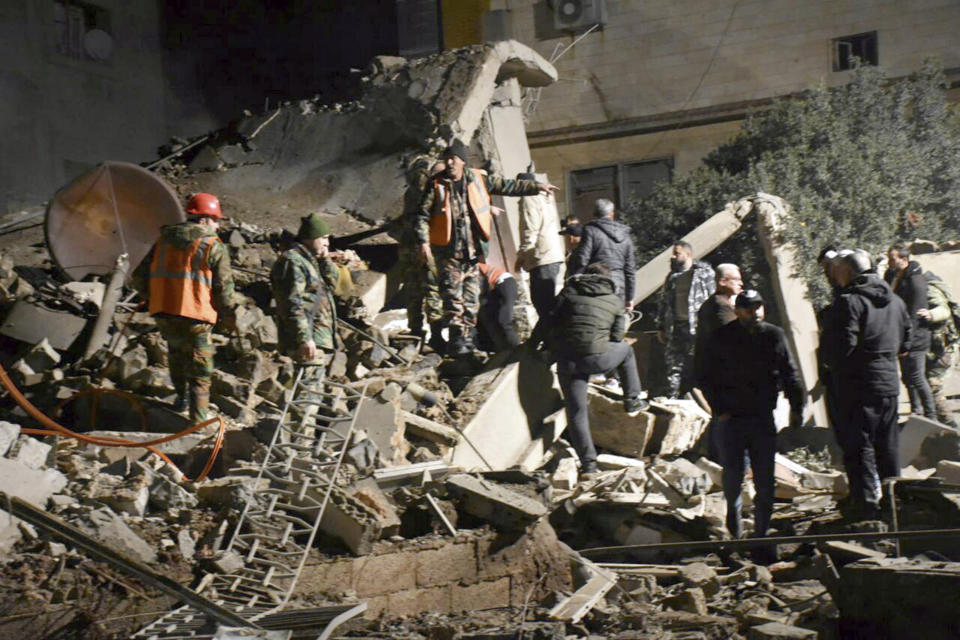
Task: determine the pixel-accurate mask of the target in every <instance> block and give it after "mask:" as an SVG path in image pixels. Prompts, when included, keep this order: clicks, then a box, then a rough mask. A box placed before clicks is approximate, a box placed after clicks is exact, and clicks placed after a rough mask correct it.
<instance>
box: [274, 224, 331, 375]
mask: <svg viewBox="0 0 960 640" xmlns="http://www.w3.org/2000/svg"><path fill="white" fill-rule="evenodd" d="M329 252H330V227H329V226H328V225H327V223H326V221H324V220H323V219H322V218H320V216H318V215H317V214H315V213H314V214H311V215H309V216H306V217H305V218H301V219H300V229H299V230H298V231H297V236H296V241H295V242H294V243H293V246H291V247H290V248H289V249H287V250H286V251H284V252H283V254H281V256H280V258H279V259H278V260H277V263H276V264H275V265H274V266H273V270H272V271H271V272H270V287H271V289H272V290H273V297H274V299H275V300H276V302H277V333H278V337H279V346H280V350H281V351H282V352H283V353H285V354H286V355H288V356H290V357H292V358H293V359H294V360H296V361H297V363H298V364H300V365H301V366H307V367H308V369H307V370H306V371H305V372H304V376H305V377H306V378H307V379H317V378H319V377H320V375H321V367H322V366H324V365H326V364H328V362H329V360H330V354H331V353H333V351H334V349H335V348H336V347H337V331H336V321H337V316H336V313H337V312H336V305H335V302H334V298H333V291H334V290H335V289H336V285H337V280H338V278H339V270H338V269H337V267H336V265H335V264H333V262H331V261H330V260H328V259H327V256H328V255H329Z"/></svg>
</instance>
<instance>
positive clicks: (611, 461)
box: [597, 453, 646, 470]
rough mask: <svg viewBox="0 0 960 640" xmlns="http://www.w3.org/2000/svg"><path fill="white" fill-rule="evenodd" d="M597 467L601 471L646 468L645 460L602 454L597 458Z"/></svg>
mask: <svg viewBox="0 0 960 640" xmlns="http://www.w3.org/2000/svg"><path fill="white" fill-rule="evenodd" d="M597 466H598V467H600V468H601V469H640V470H643V469H644V468H646V463H644V461H643V460H637V459H636V458H627V457H625V456H615V455H612V454H609V453H601V454H600V455H598V456H597Z"/></svg>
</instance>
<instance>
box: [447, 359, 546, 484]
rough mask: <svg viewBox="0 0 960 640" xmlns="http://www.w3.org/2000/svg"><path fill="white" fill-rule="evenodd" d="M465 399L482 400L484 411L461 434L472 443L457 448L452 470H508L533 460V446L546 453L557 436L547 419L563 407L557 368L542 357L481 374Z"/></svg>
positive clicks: (462, 395) (464, 394) (463, 394)
mask: <svg viewBox="0 0 960 640" xmlns="http://www.w3.org/2000/svg"><path fill="white" fill-rule="evenodd" d="M465 397H469V398H475V399H477V401H479V402H480V407H479V409H478V410H477V411H476V413H474V415H473V417H472V418H471V419H470V421H469V422H468V423H467V425H466V426H465V427H464V428H463V429H462V430H461V433H462V434H463V436H464V439H465V440H469V443H467V442H465V441H464V442H461V443H460V444H458V445H457V446H456V447H454V448H453V449H451V453H450V454H449V456H448V459H449V462H450V465H451V466H455V467H461V468H463V469H466V470H474V469H478V470H486V469H487V463H489V465H490V466H491V467H492V469H491V470H503V469H508V468H510V467H512V466H514V465H517V464H519V463H520V461H521V460H523V459H524V458H525V457H527V456H529V453H530V446H531V444H533V443H534V442H536V441H542V442H543V444H544V445H545V446H544V450H546V449H549V448H550V445H551V444H552V439H553V438H555V437H556V436H557V434H556V433H555V431H554V428H553V425H552V424H551V425H545V424H544V419H545V418H547V417H548V416H550V415H551V414H552V413H554V412H555V411H556V410H557V409H559V408H560V407H561V399H560V392H559V385H558V384H557V381H556V376H555V375H554V373H553V371H552V370H551V368H550V367H549V366H548V365H545V364H544V363H543V362H541V361H539V360H537V359H536V358H531V357H524V358H522V359H521V360H520V361H519V362H513V363H510V364H507V365H505V366H502V367H499V368H496V369H493V370H490V371H487V372H484V373H481V374H480V375H477V376H475V377H474V378H473V379H472V380H471V381H470V383H469V384H468V385H467V387H466V388H465V389H464V390H463V391H461V392H460V395H459V396H458V399H461V398H465ZM548 440H549V443H548V442H547V441H548ZM471 445H472V446H471ZM474 447H475V448H474Z"/></svg>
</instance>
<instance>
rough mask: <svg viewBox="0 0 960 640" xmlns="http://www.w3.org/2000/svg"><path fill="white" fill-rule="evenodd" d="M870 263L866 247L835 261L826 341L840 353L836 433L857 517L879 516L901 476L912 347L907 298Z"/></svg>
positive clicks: (851, 510)
mask: <svg viewBox="0 0 960 640" xmlns="http://www.w3.org/2000/svg"><path fill="white" fill-rule="evenodd" d="M868 269H870V263H869V260H867V259H866V258H865V257H864V255H863V254H860V253H851V254H848V255H845V256H843V257H841V258H838V259H837V260H836V261H835V264H834V267H833V275H834V278H835V279H836V281H837V285H838V286H839V287H840V291H839V293H838V296H837V298H836V302H835V303H834V311H833V322H834V330H835V337H834V343H833V344H830V345H828V347H829V348H830V349H831V350H833V351H834V352H835V356H834V358H833V359H832V361H833V363H834V370H833V374H832V375H833V377H834V379H835V380H836V382H837V384H838V388H839V389H841V390H842V393H843V394H845V396H846V397H844V398H843V401H842V402H841V403H840V406H839V407H837V410H838V412H839V413H840V416H839V417H840V420H839V425H838V427H837V429H836V432H837V440H838V443H839V444H840V448H841V449H842V450H843V466H844V468H845V469H846V471H847V479H848V483H849V485H850V497H849V512H848V515H850V516H851V517H853V518H855V519H874V518H876V517H877V516H878V515H879V502H880V496H881V488H880V483H881V482H882V481H883V480H885V479H886V478H891V477H895V476H898V475H900V461H899V456H898V450H899V433H900V432H899V429H898V427H897V396H898V395H899V393H900V380H899V378H898V376H897V355H898V354H903V353H904V352H905V351H907V350H908V349H909V345H911V344H912V334H913V326H912V324H911V322H910V317H909V315H908V314H907V307H906V305H905V304H904V303H903V300H901V299H900V298H899V297H898V296H896V295H894V294H893V291H892V290H891V289H890V286H889V285H888V284H887V283H886V282H884V281H883V280H881V279H880V278H879V277H878V276H877V275H876V274H874V273H870V272H869V271H868Z"/></svg>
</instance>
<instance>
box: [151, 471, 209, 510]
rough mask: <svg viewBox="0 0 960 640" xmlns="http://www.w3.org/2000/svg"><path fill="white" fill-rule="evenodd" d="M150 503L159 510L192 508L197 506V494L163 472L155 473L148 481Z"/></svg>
mask: <svg viewBox="0 0 960 640" xmlns="http://www.w3.org/2000/svg"><path fill="white" fill-rule="evenodd" d="M150 504H151V505H152V506H153V507H154V508H156V509H161V510H167V509H192V508H193V507H195V506H197V496H196V494H195V493H193V492H192V491H188V490H187V489H186V488H184V487H183V486H181V485H179V484H177V483H176V482H174V481H173V480H171V479H170V478H167V477H166V476H165V475H164V474H162V473H157V474H155V475H154V476H153V479H152V482H151V483H150Z"/></svg>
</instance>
